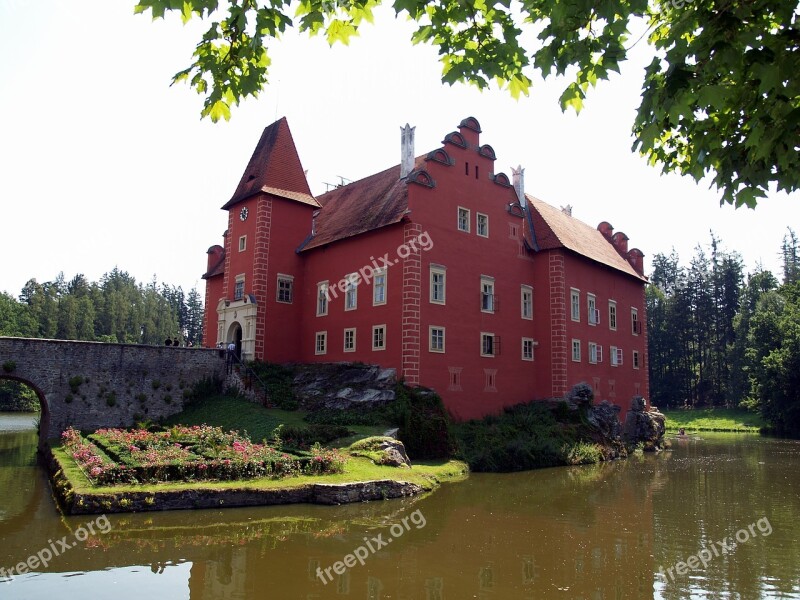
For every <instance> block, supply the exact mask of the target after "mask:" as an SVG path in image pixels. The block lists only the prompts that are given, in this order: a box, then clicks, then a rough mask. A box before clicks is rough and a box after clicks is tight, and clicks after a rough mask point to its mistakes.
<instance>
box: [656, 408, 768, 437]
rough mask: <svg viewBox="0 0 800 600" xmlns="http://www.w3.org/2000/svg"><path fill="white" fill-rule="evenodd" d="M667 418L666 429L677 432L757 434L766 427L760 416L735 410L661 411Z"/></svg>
mask: <svg viewBox="0 0 800 600" xmlns="http://www.w3.org/2000/svg"><path fill="white" fill-rule="evenodd" d="M661 412H662V413H664V416H665V417H667V421H666V427H667V430H669V431H677V430H678V429H680V428H681V427H683V428H684V429H685V430H686V431H739V432H749V433H758V432H759V431H760V430H761V428H762V427H765V426H766V423H764V420H763V419H762V418H761V416H760V415H758V414H756V413H752V412H749V411H746V410H741V409H737V408H701V409H690V410H662V411H661Z"/></svg>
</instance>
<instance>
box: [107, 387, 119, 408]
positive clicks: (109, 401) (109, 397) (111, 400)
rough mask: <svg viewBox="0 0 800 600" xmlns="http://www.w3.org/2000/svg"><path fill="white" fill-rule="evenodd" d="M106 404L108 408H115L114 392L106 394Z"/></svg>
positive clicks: (115, 395) (115, 394)
mask: <svg viewBox="0 0 800 600" xmlns="http://www.w3.org/2000/svg"><path fill="white" fill-rule="evenodd" d="M106 404H107V405H108V406H112V407H113V406H116V405H117V393H116V392H113V391H112V392H108V394H106Z"/></svg>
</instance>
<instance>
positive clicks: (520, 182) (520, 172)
mask: <svg viewBox="0 0 800 600" xmlns="http://www.w3.org/2000/svg"><path fill="white" fill-rule="evenodd" d="M511 179H512V182H513V183H514V189H515V190H516V192H517V199H518V200H519V201H520V204H523V205H524V203H525V169H523V168H522V165H518V166H517V168H516V169H515V168H514V167H511Z"/></svg>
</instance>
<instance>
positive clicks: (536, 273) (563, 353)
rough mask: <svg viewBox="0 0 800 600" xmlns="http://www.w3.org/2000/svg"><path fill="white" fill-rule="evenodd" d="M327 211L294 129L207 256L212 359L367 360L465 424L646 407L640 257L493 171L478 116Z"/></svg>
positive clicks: (327, 201) (256, 172)
mask: <svg viewBox="0 0 800 600" xmlns="http://www.w3.org/2000/svg"><path fill="white" fill-rule="evenodd" d="M401 129H402V136H401V162H400V164H399V165H396V166H394V167H391V168H389V169H387V170H385V171H382V172H380V173H376V174H374V175H371V176H369V177H365V178H364V179H361V180H359V181H355V182H353V183H350V184H347V185H343V186H341V187H337V188H336V189H333V190H330V191H328V192H327V193H325V194H322V195H321V196H318V197H316V198H315V197H314V196H313V195H312V194H311V190H310V188H309V186H308V182H307V181H306V177H305V173H304V171H303V168H302V165H301V163H300V158H299V156H298V154H297V149H296V148H295V144H294V140H293V139H292V135H291V133H290V131H289V125H288V124H287V122H286V119H285V118H284V119H281V120H279V121H277V122H275V123H273V124H272V125H270V126H269V127H267V128H266V129H265V130H264V133H263V135H262V136H261V139H260V140H259V142H258V145H257V146H256V149H255V151H254V152H253V156H252V158H251V159H250V162H249V164H248V165H247V168H246V169H245V172H244V174H243V175H242V179H241V181H240V182H239V185H238V187H237V188H236V191H235V192H234V193H233V196H232V197H231V199H230V200H229V201H228V202H227V203H226V204H225V205H224V206H223V207H222V209H223V210H226V211H227V212H228V228H227V231H226V232H225V234H224V245H223V246H216V245H215V246H212V247H211V248H210V249H209V250H208V266H207V272H206V273H205V275H203V278H204V279H205V280H206V317H205V323H204V340H206V345H208V346H214V345H216V344H219V343H223V344H225V345H227V344H228V343H230V342H231V341H232V342H234V343H235V344H236V347H237V351H238V352H240V354H241V356H242V358H243V359H259V360H268V361H272V362H279V363H286V362H302V363H314V362H340V361H351V362H354V361H361V362H364V363H369V364H379V365H381V366H382V367H391V368H395V369H396V370H397V374H398V377H402V378H403V379H404V381H405V382H406V383H407V384H409V385H422V386H426V387H430V388H433V389H434V390H436V391H437V392H438V393H439V395H440V396H441V397H442V398H443V400H444V403H445V406H446V407H447V408H448V410H450V412H451V413H452V414H453V415H454V416H455V417H456V418H459V419H469V418H475V417H481V416H483V415H486V414H489V413H495V412H498V411H499V410H500V409H501V408H502V407H504V406H510V405H513V404H517V403H519V402H525V401H529V400H534V399H541V398H550V397H559V396H563V395H564V394H565V393H566V392H567V391H568V389H569V388H570V387H571V386H572V385H574V384H576V383H578V382H586V383H588V384H589V385H590V386H592V388H593V389H594V393H595V399H596V401H597V400H604V399H605V400H609V401H610V402H612V403H614V404H617V405H619V406H620V407H621V408H622V413H621V417H622V418H624V413H625V412H626V411H627V409H628V408H629V406H630V402H631V399H632V398H633V397H634V396H644V397H645V398H647V396H648V375H647V332H646V328H645V325H646V318H645V300H644V288H645V285H646V278H645V277H644V272H643V268H644V262H643V254H642V252H641V251H640V250H638V249H636V248H633V249H630V250H629V249H628V237H627V236H626V235H625V234H624V233H622V232H616V233H614V229H613V227H612V226H611V225H610V224H609V223H607V222H603V223H600V225H599V226H598V227H597V228H596V229H595V228H592V227H590V226H588V225H586V224H584V223H582V222H581V221H579V220H577V219H575V218H573V217H572V216H571V209H570V208H569V207H567V208H565V209H557V208H554V207H552V206H550V205H549V204H547V203H545V202H543V201H541V200H539V199H537V198H534V197H533V196H530V195H527V194H526V193H525V191H524V169H521V168H519V169H512V177H511V178H510V179H509V177H508V176H507V175H506V174H504V173H498V172H495V164H494V163H495V152H494V149H493V148H492V147H491V146H489V145H488V144H481V142H480V134H481V128H480V125H479V124H478V121H477V120H475V119H474V118H472V117H470V118H467V119H464V120H463V121H461V123H460V125H459V127H458V130H457V131H453V132H451V133H448V134H447V135H446V136H445V138H444V140H443V141H442V146H441V147H440V148H436V149H435V150H433V151H431V152H429V153H427V154H425V155H422V156H415V153H414V128H412V127H409V126H408V125H406V126H405V127H404V128H401Z"/></svg>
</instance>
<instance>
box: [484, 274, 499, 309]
mask: <svg viewBox="0 0 800 600" xmlns="http://www.w3.org/2000/svg"><path fill="white" fill-rule="evenodd" d="M486 287H488V288H489V293H488V294H487V293H486V291H485V288H486ZM494 290H495V285H494V277H491V276H489V275H481V312H483V313H489V314H494V311H495V309H496V308H497V306H496V296H495V293H494ZM487 296H488V301H486V300H487Z"/></svg>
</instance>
